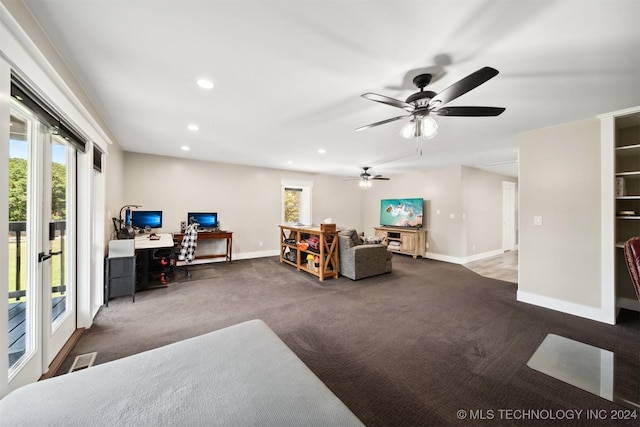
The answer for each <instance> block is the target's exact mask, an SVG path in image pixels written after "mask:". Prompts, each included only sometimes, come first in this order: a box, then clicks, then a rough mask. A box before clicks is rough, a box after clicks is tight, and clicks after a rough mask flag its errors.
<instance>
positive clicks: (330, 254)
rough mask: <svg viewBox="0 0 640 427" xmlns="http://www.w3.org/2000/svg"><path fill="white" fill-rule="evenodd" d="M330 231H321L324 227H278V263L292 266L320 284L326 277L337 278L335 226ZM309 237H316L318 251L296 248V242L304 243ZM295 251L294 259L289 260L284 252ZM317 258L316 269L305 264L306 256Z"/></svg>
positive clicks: (336, 236)
mask: <svg viewBox="0 0 640 427" xmlns="http://www.w3.org/2000/svg"><path fill="white" fill-rule="evenodd" d="M332 225H333V228H332V229H331V230H330V231H325V230H323V228H324V227H322V228H321V227H313V226H301V227H298V226H287V225H281V226H280V262H281V263H285V264H289V265H292V266H294V267H296V268H297V269H298V271H306V272H307V273H311V274H313V275H314V276H317V277H318V279H320V281H321V282H322V281H323V280H324V279H326V278H327V277H333V278H334V279H337V278H338V269H339V265H338V256H339V254H338V233H337V232H336V229H335V224H332ZM311 237H317V239H318V249H316V250H313V249H311V248H307V249H306V250H302V249H300V248H298V246H297V244H296V243H297V242H301V241H306V240H308V239H310V238H311ZM289 251H295V254H296V255H295V258H293V259H289V258H288V257H287V256H286V254H285V253H286V252H289ZM309 254H311V255H312V256H313V257H316V256H317V257H318V267H317V268H316V267H311V266H310V265H309V264H308V262H307V255H309Z"/></svg>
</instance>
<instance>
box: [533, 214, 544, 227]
mask: <svg viewBox="0 0 640 427" xmlns="http://www.w3.org/2000/svg"><path fill="white" fill-rule="evenodd" d="M533 225H542V217H541V216H540V215H537V216H534V217H533Z"/></svg>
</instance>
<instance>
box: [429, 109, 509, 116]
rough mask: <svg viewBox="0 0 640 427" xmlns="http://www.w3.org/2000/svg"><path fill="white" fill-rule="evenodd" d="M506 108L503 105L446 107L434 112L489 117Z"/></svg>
mask: <svg viewBox="0 0 640 427" xmlns="http://www.w3.org/2000/svg"><path fill="white" fill-rule="evenodd" d="M504 110H505V109H504V108H501V107H444V108H440V109H439V110H435V111H432V113H434V114H437V115H439V116H465V117H489V116H499V115H500V114H502V112H503V111H504Z"/></svg>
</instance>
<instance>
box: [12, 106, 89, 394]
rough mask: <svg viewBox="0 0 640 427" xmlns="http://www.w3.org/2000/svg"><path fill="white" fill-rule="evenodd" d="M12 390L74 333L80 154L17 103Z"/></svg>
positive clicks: (40, 370)
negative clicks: (78, 160) (77, 158)
mask: <svg viewBox="0 0 640 427" xmlns="http://www.w3.org/2000/svg"><path fill="white" fill-rule="evenodd" d="M9 112H10V126H9V129H10V138H9V159H8V163H9V164H8V169H9V250H8V266H9V268H8V297H9V301H8V310H9V328H8V331H7V332H8V357H9V367H8V369H9V372H8V380H9V390H13V389H15V388H17V387H19V386H21V385H23V384H27V383H30V382H33V381H36V380H37V379H38V378H40V376H41V375H42V374H43V373H44V372H46V371H47V370H48V366H49V364H50V363H51V361H52V360H53V359H54V358H55V356H56V355H57V354H58V352H59V351H60V350H61V349H62V347H63V346H64V344H65V343H66V341H67V340H68V339H69V337H70V336H71V334H72V333H73V332H74V331H75V329H76V314H75V307H76V304H75V295H76V286H75V283H76V273H75V271H76V268H75V259H76V257H75V250H76V243H75V242H76V238H75V230H76V226H75V224H76V214H75V213H76V191H75V188H76V151H75V149H73V147H72V146H71V145H70V144H68V142H67V141H66V140H65V139H64V138H62V137H61V136H60V135H58V133H57V130H56V129H55V128H54V127H52V126H51V125H49V124H47V123H44V122H43V121H41V120H40V119H39V118H38V117H37V116H36V115H35V114H34V113H33V112H32V111H31V110H29V109H28V108H27V107H25V106H24V105H22V104H21V103H20V102H17V101H14V100H12V101H11V103H10V106H9Z"/></svg>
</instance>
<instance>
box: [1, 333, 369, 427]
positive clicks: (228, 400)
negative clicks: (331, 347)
mask: <svg viewBox="0 0 640 427" xmlns="http://www.w3.org/2000/svg"><path fill="white" fill-rule="evenodd" d="M0 424H1V425H2V426H36V425H47V426H83V427H86V426H216V425H218V426H361V425H362V423H361V422H360V421H359V420H358V418H357V417H356V416H355V415H354V414H353V413H352V412H351V411H350V410H349V409H348V408H347V407H346V406H345V405H344V404H343V403H342V402H341V401H340V400H339V399H338V398H337V397H336V396H335V395H334V394H333V393H332V392H331V391H330V390H329V389H328V388H327V387H326V386H325V385H324V384H323V383H322V382H321V381H320V380H319V379H318V378H317V377H316V376H315V375H314V374H313V372H311V370H309V368H307V366H306V365H305V364H304V363H303V362H302V361H301V360H300V359H298V357H297V356H296V355H295V354H294V353H293V352H292V351H291V350H290V349H289V348H288V347H287V346H286V345H285V344H284V343H283V342H282V341H281V340H280V338H278V336H277V335H276V334H275V333H274V332H273V331H272V330H271V329H270V328H269V327H268V326H267V325H266V324H265V323H264V322H262V321H261V320H251V321H248V322H244V323H240V324H238V325H234V326H230V327H228V328H225V329H221V330H219V331H215V332H211V333H208V334H205V335H201V336H199V337H195V338H191V339H188V340H184V341H180V342H177V343H174V344H170V345H168V346H165V347H161V348H157V349H154V350H150V351H147V352H144V353H140V354H136V355H133V356H130V357H126V358H123V359H119V360H115V361H113V362H109V363H104V364H101V365H97V366H94V367H91V368H89V369H85V370H82V371H77V372H74V373H72V374H67V375H62V376H59V377H54V378H51V379H49V380H44V381H41V382H38V383H34V384H29V385H27V386H24V387H21V388H19V389H17V390H15V391H13V392H12V393H10V394H9V395H7V396H6V397H5V398H4V399H2V400H0Z"/></svg>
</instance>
